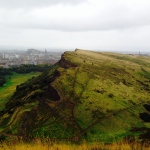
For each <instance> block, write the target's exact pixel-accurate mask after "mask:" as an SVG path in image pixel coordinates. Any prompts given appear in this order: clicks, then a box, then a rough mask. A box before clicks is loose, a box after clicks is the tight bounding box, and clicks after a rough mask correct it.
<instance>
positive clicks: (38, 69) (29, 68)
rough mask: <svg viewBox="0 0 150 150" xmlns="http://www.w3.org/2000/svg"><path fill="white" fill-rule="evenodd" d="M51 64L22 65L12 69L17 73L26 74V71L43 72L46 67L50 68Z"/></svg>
mask: <svg viewBox="0 0 150 150" xmlns="http://www.w3.org/2000/svg"><path fill="white" fill-rule="evenodd" d="M50 68H51V65H47V64H44V65H30V64H28V65H24V64H23V65H21V66H20V67H15V68H12V70H13V71H14V72H16V73H20V74H24V73H30V72H43V71H45V70H46V69H50Z"/></svg>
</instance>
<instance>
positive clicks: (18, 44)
mask: <svg viewBox="0 0 150 150" xmlns="http://www.w3.org/2000/svg"><path fill="white" fill-rule="evenodd" d="M149 7H150V1H148V0H143V1H140V0H121V1H120V0H113V1H112V0H105V1H102V0H30V1H29V0H26V1H25V0H13V1H9V0H5V1H3V0H0V34H1V36H0V48H1V47H3V48H12V49H17V48H35V49H38V48H39V49H45V48H46V49H55V50H56V49H64V50H74V49H75V48H81V49H88V50H106V51H134V52H139V51H140V52H150V44H149V39H150V19H149V18H150V9H149ZM56 51H57V50H56Z"/></svg>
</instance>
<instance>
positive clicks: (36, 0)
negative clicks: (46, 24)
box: [0, 0, 87, 9]
mask: <svg viewBox="0 0 150 150" xmlns="http://www.w3.org/2000/svg"><path fill="white" fill-rule="evenodd" d="M86 1H87V0H0V7H1V8H9V9H16V8H27V9H28V8H35V7H36V8H37V7H47V6H53V5H56V4H64V5H66V4H68V5H77V4H80V3H83V2H86Z"/></svg>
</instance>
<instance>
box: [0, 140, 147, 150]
mask: <svg viewBox="0 0 150 150" xmlns="http://www.w3.org/2000/svg"><path fill="white" fill-rule="evenodd" d="M149 148H150V147H148V145H145V144H141V143H138V142H134V143H128V142H119V143H113V144H103V143H86V142H84V143H82V144H71V143H69V142H68V143H67V142H65V143H56V142H50V141H49V142H48V141H41V140H35V141H33V142H30V143H27V142H26V143H25V142H22V141H21V142H19V141H13V142H4V143H1V144H0V150H149Z"/></svg>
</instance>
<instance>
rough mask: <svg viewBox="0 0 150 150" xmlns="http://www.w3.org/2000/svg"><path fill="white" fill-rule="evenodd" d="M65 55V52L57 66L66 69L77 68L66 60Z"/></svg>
mask: <svg viewBox="0 0 150 150" xmlns="http://www.w3.org/2000/svg"><path fill="white" fill-rule="evenodd" d="M65 54H66V55H67V52H65V53H64V54H63V55H62V56H61V59H60V61H59V65H60V67H62V68H65V69H68V68H71V67H77V65H75V64H73V63H72V62H71V61H69V60H67V58H65Z"/></svg>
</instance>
